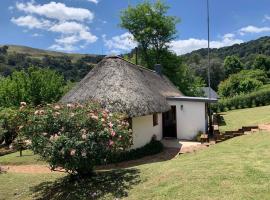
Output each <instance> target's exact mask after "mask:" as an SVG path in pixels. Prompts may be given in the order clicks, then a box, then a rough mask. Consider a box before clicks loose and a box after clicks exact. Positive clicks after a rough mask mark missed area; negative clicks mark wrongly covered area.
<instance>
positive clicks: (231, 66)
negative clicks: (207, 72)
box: [224, 55, 243, 77]
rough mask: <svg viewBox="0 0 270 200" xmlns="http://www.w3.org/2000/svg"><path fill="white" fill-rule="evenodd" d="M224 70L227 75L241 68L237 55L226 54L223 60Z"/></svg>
mask: <svg viewBox="0 0 270 200" xmlns="http://www.w3.org/2000/svg"><path fill="white" fill-rule="evenodd" d="M224 70H225V76H226V77H228V76H230V75H231V74H235V73H238V72H240V71H241V70H243V63H241V61H240V59H239V58H238V57H237V56H234V55H233V56H227V57H226V58H225V60H224Z"/></svg>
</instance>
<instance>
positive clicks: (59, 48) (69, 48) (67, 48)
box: [49, 44, 78, 52]
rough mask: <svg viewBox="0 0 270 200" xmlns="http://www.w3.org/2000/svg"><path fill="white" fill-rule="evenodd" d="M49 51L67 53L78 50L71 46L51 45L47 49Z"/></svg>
mask: <svg viewBox="0 0 270 200" xmlns="http://www.w3.org/2000/svg"><path fill="white" fill-rule="evenodd" d="M49 49H52V50H56V51H67V52H71V51H75V50H78V48H77V47H75V46H73V45H60V44H53V45H51V46H50V47H49Z"/></svg>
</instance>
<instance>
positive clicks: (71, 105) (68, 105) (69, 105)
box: [67, 103, 75, 108]
mask: <svg viewBox="0 0 270 200" xmlns="http://www.w3.org/2000/svg"><path fill="white" fill-rule="evenodd" d="M67 107H68V108H75V106H74V105H73V104H71V103H68V104H67Z"/></svg>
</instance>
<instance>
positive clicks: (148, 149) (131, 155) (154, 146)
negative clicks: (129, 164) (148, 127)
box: [109, 136, 163, 163]
mask: <svg viewBox="0 0 270 200" xmlns="http://www.w3.org/2000/svg"><path fill="white" fill-rule="evenodd" d="M162 150H163V145H162V143H161V142H160V141H158V140H156V137H155V136H153V138H152V139H151V141H150V142H149V143H148V144H146V145H144V146H143V147H140V148H137V149H131V150H128V151H124V152H120V153H116V154H112V156H111V158H109V162H110V163H118V162H123V161H128V160H135V159H139V158H142V157H145V156H150V155H154V154H157V153H160V152H161V151H162Z"/></svg>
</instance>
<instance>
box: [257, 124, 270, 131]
mask: <svg viewBox="0 0 270 200" xmlns="http://www.w3.org/2000/svg"><path fill="white" fill-rule="evenodd" d="M259 129H260V130H264V131H270V124H260V125H259Z"/></svg>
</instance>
